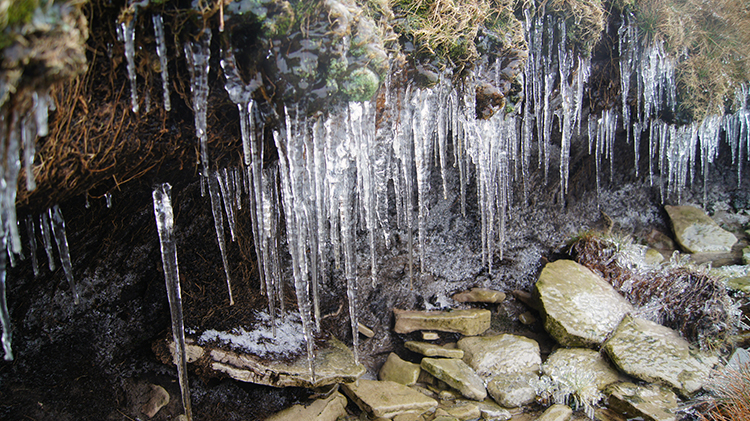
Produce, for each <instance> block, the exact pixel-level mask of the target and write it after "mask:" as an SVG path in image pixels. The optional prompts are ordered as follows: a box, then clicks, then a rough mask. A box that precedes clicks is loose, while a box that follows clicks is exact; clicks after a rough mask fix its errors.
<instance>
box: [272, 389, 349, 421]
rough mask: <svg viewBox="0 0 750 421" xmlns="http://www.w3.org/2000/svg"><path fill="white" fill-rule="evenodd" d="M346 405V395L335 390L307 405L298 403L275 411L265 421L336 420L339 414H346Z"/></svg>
mask: <svg viewBox="0 0 750 421" xmlns="http://www.w3.org/2000/svg"><path fill="white" fill-rule="evenodd" d="M346 405H347V400H346V397H344V395H342V394H341V393H340V392H338V391H337V392H335V393H332V394H331V396H329V397H327V398H325V399H317V400H315V401H313V402H312V403H311V404H309V405H307V406H305V405H299V404H298V405H294V406H292V407H290V408H287V409H285V410H283V411H280V412H277V413H276V414H274V415H272V416H271V417H269V418H267V421H300V420H310V421H336V420H337V419H338V418H339V417H340V416H342V415H346Z"/></svg>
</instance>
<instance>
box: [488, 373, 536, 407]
mask: <svg viewBox="0 0 750 421" xmlns="http://www.w3.org/2000/svg"><path fill="white" fill-rule="evenodd" d="M538 379H539V376H538V375H537V374H535V373H533V372H522V373H515V374H510V375H499V376H495V378H493V379H492V381H490V382H489V384H487V391H488V392H489V394H490V396H492V399H494V400H495V402H497V403H498V404H500V405H502V406H503V407H505V408H517V407H519V406H524V405H527V404H529V403H531V402H533V401H534V399H535V398H536V389H535V388H534V386H533V383H532V382H534V381H535V380H538Z"/></svg>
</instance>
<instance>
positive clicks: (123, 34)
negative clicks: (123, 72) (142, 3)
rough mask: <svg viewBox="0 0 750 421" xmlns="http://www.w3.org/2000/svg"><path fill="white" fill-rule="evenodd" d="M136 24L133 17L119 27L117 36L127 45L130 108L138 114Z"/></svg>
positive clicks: (126, 60) (126, 57)
mask: <svg viewBox="0 0 750 421" xmlns="http://www.w3.org/2000/svg"><path fill="white" fill-rule="evenodd" d="M135 22H136V17H135V16H131V18H130V19H127V20H126V21H124V22H121V23H120V24H119V26H118V27H117V36H118V38H119V39H120V41H122V43H123V44H124V45H125V63H126V64H127V68H128V80H129V81H130V104H131V105H130V106H131V108H132V110H133V112H134V113H137V112H138V90H137V89H136V81H137V75H136V73H135Z"/></svg>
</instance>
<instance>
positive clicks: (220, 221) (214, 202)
mask: <svg viewBox="0 0 750 421" xmlns="http://www.w3.org/2000/svg"><path fill="white" fill-rule="evenodd" d="M219 177H221V176H220V175H219V172H218V171H216V172H213V173H211V174H210V175H209V177H208V194H209V196H211V212H212V213H213V215H214V228H215V229H216V241H217V242H218V243H219V251H220V252H221V261H222V263H223V264H224V273H225V274H226V276H227V290H228V291H229V305H230V306H231V305H234V298H233V297H232V282H231V280H230V277H229V261H228V260H227V251H226V244H225V241H224V217H223V215H222V214H223V213H222V211H221V198H220V197H219V186H218V184H219Z"/></svg>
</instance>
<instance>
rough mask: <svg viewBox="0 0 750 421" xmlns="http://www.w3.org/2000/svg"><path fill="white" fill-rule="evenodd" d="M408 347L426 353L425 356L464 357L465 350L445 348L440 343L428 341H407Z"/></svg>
mask: <svg viewBox="0 0 750 421" xmlns="http://www.w3.org/2000/svg"><path fill="white" fill-rule="evenodd" d="M404 346H405V347H406V349H408V350H411V351H414V352H416V353H417V354H421V355H424V356H425V357H445V358H459V359H460V358H463V356H464V351H463V350H461V349H451V348H443V347H442V346H440V345H435V344H430V343H427V342H418V341H406V342H404Z"/></svg>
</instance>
